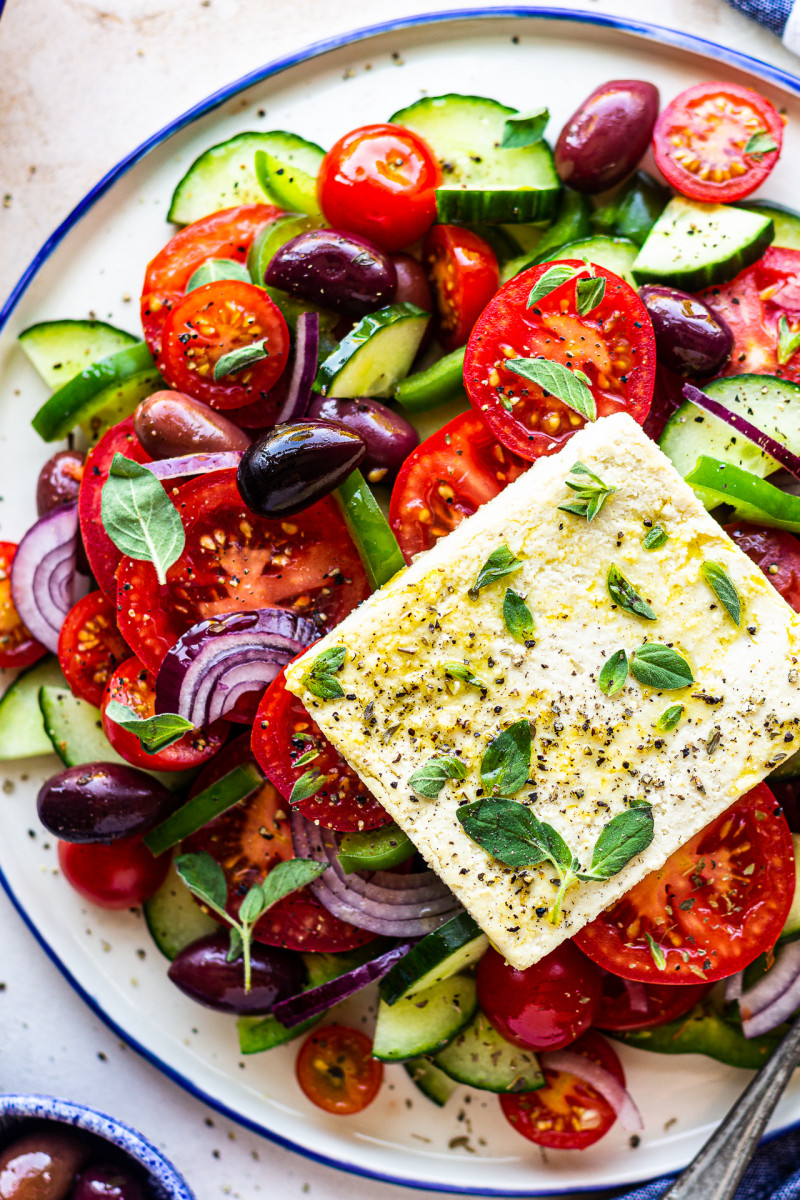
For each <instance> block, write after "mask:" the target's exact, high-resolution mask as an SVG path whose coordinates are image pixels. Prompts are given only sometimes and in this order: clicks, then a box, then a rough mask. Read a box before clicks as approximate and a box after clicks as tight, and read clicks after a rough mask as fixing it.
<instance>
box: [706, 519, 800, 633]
mask: <svg viewBox="0 0 800 1200" xmlns="http://www.w3.org/2000/svg"><path fill="white" fill-rule="evenodd" d="M723 528H724V529H725V532H726V533H727V535H728V537H729V538H733V540H734V542H736V545H737V546H738V547H739V549H740V550H743V551H744V553H745V554H746V555H747V557H748V558H750V559H752V560H753V562H754V563H755V564H756V566H757V567H760V568H761V570H762V571H763V572H764V574H765V575H766V577H767V579H768V580H769V581H770V583H771V584H772V586H773V587H774V588H775V590H776V591H777V592H780V594H781V595H782V596H783V598H784V600H785V601H786V603H787V604H791V606H792V608H793V609H794V610H795V612H800V542H798V540H797V538H796V537H793V536H792V534H791V533H787V532H786V530H785V529H766V528H765V527H764V526H763V525H749V524H748V523H747V522H746V521H740V522H739V523H738V524H736V525H725V526H723Z"/></svg>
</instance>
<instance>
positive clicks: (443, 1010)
mask: <svg viewBox="0 0 800 1200" xmlns="http://www.w3.org/2000/svg"><path fill="white" fill-rule="evenodd" d="M477 1007H478V998H477V994H476V989H475V981H474V979H472V978H471V976H469V975H454V976H453V978H452V979H443V980H442V981H441V983H437V984H434V986H433V987H431V988H428V989H427V990H426V991H424V992H418V993H417V994H416V995H415V996H414V997H413V998H411V999H406V1000H400V1001H398V1003H397V1004H394V1005H392V1007H391V1008H390V1007H389V1005H388V1004H387V1003H386V1001H385V1000H381V1002H380V1004H379V1006H378V1021H377V1024H376V1026H375V1040H374V1041H373V1044H372V1056H373V1058H379V1059H381V1060H382V1061H383V1062H398V1061H399V1060H400V1059H403V1058H417V1057H418V1056H419V1055H420V1054H436V1053H437V1052H438V1051H439V1050H443V1049H444V1048H445V1046H446V1045H447V1043H448V1042H451V1041H452V1040H453V1038H454V1037H455V1036H456V1035H457V1034H459V1033H460V1032H461V1030H462V1029H463V1028H464V1026H465V1025H468V1024H469V1022H470V1021H471V1020H472V1018H473V1016H474V1015H475V1011H476V1009H477Z"/></svg>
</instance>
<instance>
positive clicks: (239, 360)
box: [214, 338, 269, 381]
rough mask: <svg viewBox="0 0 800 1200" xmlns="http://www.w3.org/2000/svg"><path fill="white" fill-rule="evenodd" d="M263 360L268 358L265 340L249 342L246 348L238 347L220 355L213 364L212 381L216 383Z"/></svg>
mask: <svg viewBox="0 0 800 1200" xmlns="http://www.w3.org/2000/svg"><path fill="white" fill-rule="evenodd" d="M265 358H269V350H268V349H267V339H266V338H261V340H260V341H258V342H251V343H250V344H249V345H248V346H238V347H237V348H236V349H235V350H230V351H229V352H228V353H227V354H222V355H220V357H219V358H218V359H217V361H216V362H215V363H214V379H215V381H218V380H220V379H224V378H225V376H226V375H236V374H237V373H238V372H239V371H245V370H246V369H247V368H248V367H252V366H255V364H256V363H258V362H263V361H264V359H265Z"/></svg>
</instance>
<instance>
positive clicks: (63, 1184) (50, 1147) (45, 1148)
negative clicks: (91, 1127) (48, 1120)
mask: <svg viewBox="0 0 800 1200" xmlns="http://www.w3.org/2000/svg"><path fill="white" fill-rule="evenodd" d="M86 1157H87V1145H86V1143H85V1142H84V1141H83V1140H82V1138H80V1137H78V1136H77V1135H76V1134H74V1133H72V1132H70V1131H68V1130H62V1129H59V1128H57V1127H56V1128H52V1129H46V1128H43V1129H41V1130H38V1131H37V1132H35V1133H34V1132H31V1133H28V1134H25V1135H24V1136H23V1137H20V1138H18V1139H17V1140H16V1141H15V1142H12V1143H11V1145H9V1146H6V1148H5V1150H3V1151H2V1153H0V1200H64V1197H65V1196H66V1195H67V1194H68V1193H69V1191H70V1188H71V1187H72V1183H73V1180H74V1178H75V1175H76V1173H77V1172H78V1171H79V1170H80V1168H81V1167H82V1166H83V1164H84V1162H85V1161H86Z"/></svg>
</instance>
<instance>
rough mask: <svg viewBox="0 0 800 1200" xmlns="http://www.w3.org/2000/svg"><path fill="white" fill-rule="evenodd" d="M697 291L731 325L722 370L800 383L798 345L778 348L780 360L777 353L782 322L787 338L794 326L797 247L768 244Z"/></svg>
mask: <svg viewBox="0 0 800 1200" xmlns="http://www.w3.org/2000/svg"><path fill="white" fill-rule="evenodd" d="M700 296H701V298H702V299H704V300H705V301H706V303H707V304H708V305H710V307H711V308H713V310H714V312H716V313H719V315H720V316H721V317H724V318H725V320H726V321H727V322H728V324H729V325H730V327H731V330H732V331H733V350H732V351H731V356H730V358H729V360H728V362H727V364H726V366H725V367H724V369H723V371H722V372H721V373H722V374H723V375H744V374H747V373H751V374H753V375H778V376H780V378H781V379H790V380H792V381H793V382H794V383H800V351H798V350H795V351H794V352H793V353H792V354H788V353H787V349H784V352H783V353H781V355H780V358H782V359H783V360H784V361H783V362H781V361H780V358H779V340H780V330H781V327H782V322H785V323H786V324H785V326H783V328H784V329H785V330H786V332H787V333H788V334H789V340H791V337H792V335H794V334H795V333H797V331H798V330H800V250H783V249H781V248H779V247H777V246H769V247H768V248H767V249H766V250H765V252H764V254H763V255H762V257H761V258H760V259H759V260H758V262H756V263H753V265H752V267H748V268H747V269H746V270H745V271H740V272H739V274H738V275H737V276H736V278H735V279H732V280H731V282H730V283H725V284H721V285H720V286H719V287H712V288H706V290H705V291H704V292H701V293H700ZM785 340H786V339H785V338H784V341H785Z"/></svg>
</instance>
